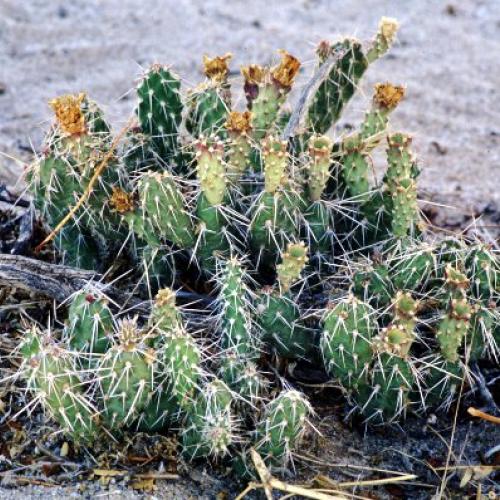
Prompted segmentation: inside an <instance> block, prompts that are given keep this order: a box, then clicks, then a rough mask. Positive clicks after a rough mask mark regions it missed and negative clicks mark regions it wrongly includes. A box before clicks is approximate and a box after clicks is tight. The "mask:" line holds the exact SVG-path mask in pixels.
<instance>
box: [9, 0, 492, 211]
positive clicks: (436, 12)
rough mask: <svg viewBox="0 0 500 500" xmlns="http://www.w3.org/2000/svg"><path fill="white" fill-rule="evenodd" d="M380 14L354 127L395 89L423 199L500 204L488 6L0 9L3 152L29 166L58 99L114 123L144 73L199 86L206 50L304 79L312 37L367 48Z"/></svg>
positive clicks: (304, 2) (186, 0)
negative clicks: (373, 58) (88, 103)
mask: <svg viewBox="0 0 500 500" xmlns="http://www.w3.org/2000/svg"><path fill="white" fill-rule="evenodd" d="M382 15H389V16H394V17H397V18H398V19H399V20H400V22H401V32H400V36H399V41H398V43H397V46H396V47H395V48H394V50H393V51H392V53H391V55H390V56H388V57H386V58H385V59H384V60H382V61H379V62H378V63H377V64H376V65H375V66H373V67H372V68H371V69H370V71H369V74H368V75H367V77H366V78H365V80H364V81H363V84H362V90H363V94H364V96H362V97H361V98H360V99H357V100H356V101H354V102H353V103H352V104H351V106H350V113H349V118H352V123H356V120H359V119H360V118H361V116H362V113H363V112H364V110H365V109H366V107H367V105H368V103H367V102H368V96H369V95H370V94H371V91H370V89H371V85H372V84H373V83H374V82H376V81H378V80H387V79H389V78H390V79H391V81H393V82H395V83H397V82H401V83H405V84H406V85H407V86H408V98H407V100H406V102H405V103H404V105H402V106H401V108H400V109H399V110H398V111H397V112H396V113H395V115H394V120H393V127H394V128H398V129H401V130H405V131H409V132H411V133H414V134H415V148H416V150H417V152H418V153H419V156H420V158H421V164H422V165H423V167H424V172H423V175H422V181H421V188H422V189H423V190H425V191H427V192H430V193H436V192H439V193H442V194H444V195H446V198H447V199H450V201H453V198H454V196H455V195H457V194H460V195H461V196H460V198H461V199H462V200H466V201H472V202H475V201H481V200H482V201H484V200H497V201H500V190H498V178H499V175H500V147H499V146H500V105H499V104H498V103H499V97H500V96H499V92H500V91H499V89H500V58H498V54H499V53H500V4H499V3H498V0H462V1H460V2H458V1H455V2H442V1H438V0H414V1H412V2H410V1H401V0H392V1H377V0H363V1H361V0H357V1H350V2H346V1H338V0H287V1H275V0H252V1H248V0H232V1H231V2H226V1H224V0H205V1H195V0H163V1H159V0H142V1H139V0H106V1H99V0H74V1H72V2H63V1H51V2H47V1H46V0H25V1H23V2H19V1H17V0H1V1H0V82H1V83H2V86H3V88H4V89H5V90H4V92H3V94H1V95H0V151H3V152H5V153H6V154H7V155H11V156H12V157H15V158H19V157H21V158H26V156H27V151H26V150H29V149H30V143H31V144H33V145H34V147H35V149H36V148H38V147H39V144H40V139H41V136H42V131H43V128H44V126H45V124H46V121H47V120H48V119H50V110H49V108H48V106H47V101H48V100H49V99H50V98H51V97H53V96H55V95H58V94H60V93H65V92H78V91H81V90H84V91H87V92H88V93H89V94H90V95H91V96H92V97H94V98H95V99H96V100H97V101H98V102H100V103H102V104H103V105H104V106H105V108H106V109H107V111H108V114H109V116H110V117H111V118H112V120H113V122H114V123H115V124H116V126H119V124H120V123H121V122H123V120H125V118H126V117H127V116H128V115H129V114H130V113H131V112H132V109H133V107H134V102H133V101H134V99H133V95H132V93H131V92H130V90H131V89H132V88H133V83H134V79H135V78H136V77H137V76H138V75H140V73H141V68H143V67H146V66H147V65H148V64H149V63H151V62H156V61H158V62H163V63H171V64H172V65H173V66H174V68H175V69H176V70H177V71H178V73H180V75H181V76H183V77H184V78H185V79H186V81H187V86H189V85H191V84H194V83H196V82H197V81H199V80H200V79H201V70H200V66H201V64H200V61H201V57H202V55H203V54H204V53H209V54H220V53H225V52H226V51H231V52H233V53H234V55H235V58H234V61H233V68H234V70H235V73H236V72H237V68H238V67H239V65H240V64H242V63H249V62H252V61H258V62H266V61H269V60H270V58H271V57H273V54H274V53H275V50H276V49H278V48H285V49H287V50H289V51H291V52H292V53H294V54H296V55H297V56H299V57H300V58H301V60H302V61H303V62H304V71H303V78H306V76H307V75H308V74H310V73H311V71H312V69H313V65H314V59H313V49H314V46H315V44H316V43H317V42H318V41H319V40H320V39H322V38H329V39H333V38H335V37H337V36H338V35H339V34H354V35H356V36H359V37H360V38H361V39H368V38H370V37H371V36H372V34H373V32H374V30H375V29H376V26H377V22H378V19H379V18H380V16H382ZM20 170H21V168H20V165H19V164H16V162H13V161H12V160H9V159H8V158H6V157H3V158H0V178H3V179H8V180H9V183H11V184H12V183H13V182H14V180H15V178H16V177H17V176H18V174H19V172H20ZM460 192H461V193H460ZM458 204H459V205H462V206H463V203H462V202H461V201H460V202H458Z"/></svg>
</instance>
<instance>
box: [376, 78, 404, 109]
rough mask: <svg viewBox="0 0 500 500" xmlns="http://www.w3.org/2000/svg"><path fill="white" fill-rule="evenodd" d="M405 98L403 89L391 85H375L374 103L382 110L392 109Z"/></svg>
mask: <svg viewBox="0 0 500 500" xmlns="http://www.w3.org/2000/svg"><path fill="white" fill-rule="evenodd" d="M404 96H405V88H404V87H402V86H401V85H392V84H391V83H377V84H376V85H375V95H374V97H373V99H374V101H375V102H376V103H377V104H378V105H379V106H380V107H382V108H387V109H394V108H395V107H396V106H397V105H398V104H399V102H400V101H401V99H403V97H404Z"/></svg>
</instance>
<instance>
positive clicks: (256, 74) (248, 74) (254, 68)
mask: <svg viewBox="0 0 500 500" xmlns="http://www.w3.org/2000/svg"><path fill="white" fill-rule="evenodd" d="M241 74H242V75H243V78H244V79H245V83H247V84H250V85H259V83H262V82H263V81H264V77H265V74H266V70H265V69H264V68H263V67H262V66H259V65H258V64H250V65H249V66H242V67H241Z"/></svg>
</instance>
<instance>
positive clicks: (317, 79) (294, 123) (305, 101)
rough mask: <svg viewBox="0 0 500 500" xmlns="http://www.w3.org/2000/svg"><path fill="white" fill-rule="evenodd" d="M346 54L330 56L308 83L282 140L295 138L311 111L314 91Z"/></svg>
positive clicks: (337, 52)
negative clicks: (301, 123)
mask: <svg viewBox="0 0 500 500" xmlns="http://www.w3.org/2000/svg"><path fill="white" fill-rule="evenodd" d="M344 54H345V51H344V50H339V51H336V52H333V53H332V54H330V55H329V56H328V57H327V59H326V60H325V62H323V64H321V66H319V67H318V68H317V69H316V71H315V72H314V74H313V76H312V77H311V79H310V80H309V82H307V84H306V86H305V87H304V88H303V89H302V92H301V94H300V96H299V99H298V101H297V104H296V105H295V108H294V110H293V113H292V115H291V116H290V119H289V120H288V123H287V125H286V127H285V130H284V131H283V134H282V137H281V138H282V139H283V140H284V141H288V140H289V139H290V138H291V137H294V136H295V134H296V133H297V129H298V127H299V125H300V122H301V121H302V119H303V117H304V114H305V113H306V111H307V110H308V109H309V101H310V100H311V96H312V93H313V91H315V90H316V89H317V88H318V87H319V85H320V84H321V82H323V80H325V78H327V75H328V74H329V73H330V71H331V70H332V68H333V66H334V65H335V64H337V62H338V61H339V60H340V59H341V58H342V57H343V56H344Z"/></svg>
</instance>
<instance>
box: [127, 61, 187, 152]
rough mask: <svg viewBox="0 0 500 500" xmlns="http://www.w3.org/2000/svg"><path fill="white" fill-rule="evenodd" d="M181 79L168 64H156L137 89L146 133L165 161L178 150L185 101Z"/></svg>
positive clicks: (139, 111) (140, 116)
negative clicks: (181, 88)
mask: <svg viewBox="0 0 500 500" xmlns="http://www.w3.org/2000/svg"><path fill="white" fill-rule="evenodd" d="M180 86H181V84H180V81H179V78H178V77H177V76H176V75H175V74H174V73H173V72H172V71H171V70H170V69H169V68H167V67H164V66H160V65H158V64H157V65H153V66H152V67H151V68H150V69H149V71H148V72H147V73H146V74H145V75H144V77H143V79H142V81H141V82H140V84H139V87H138V88H137V96H138V99H139V103H138V106H137V116H138V118H139V122H140V124H141V129H142V132H143V133H144V134H148V135H149V136H150V137H151V138H152V140H153V143H154V145H155V148H156V149H157V150H158V153H159V155H160V156H161V157H162V158H163V159H164V160H165V161H168V160H169V159H171V158H173V157H174V156H175V155H176V154H177V151H178V147H179V144H178V137H179V128H180V124H181V120H182V108H183V106H182V100H181V94H180Z"/></svg>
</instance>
